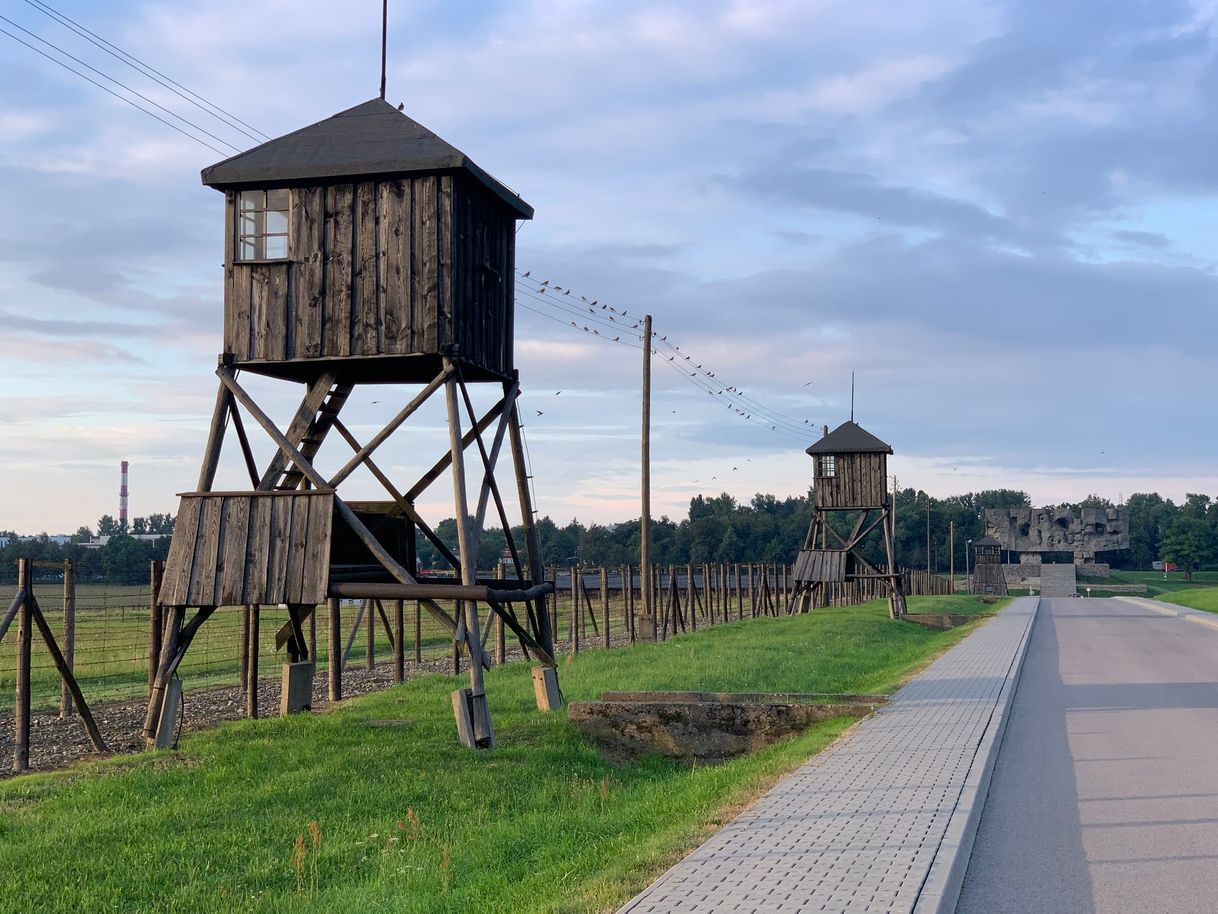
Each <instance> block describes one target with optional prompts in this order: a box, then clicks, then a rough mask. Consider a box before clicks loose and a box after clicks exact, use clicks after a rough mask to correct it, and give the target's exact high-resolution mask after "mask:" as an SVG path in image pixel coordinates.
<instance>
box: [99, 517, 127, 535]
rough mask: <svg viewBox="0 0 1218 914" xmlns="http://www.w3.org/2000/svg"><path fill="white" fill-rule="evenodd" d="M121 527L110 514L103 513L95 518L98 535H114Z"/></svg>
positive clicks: (120, 530)
mask: <svg viewBox="0 0 1218 914" xmlns="http://www.w3.org/2000/svg"><path fill="white" fill-rule="evenodd" d="M122 532H123V528H122V527H120V526H119V523H118V521H117V520H115V519H114V516H113V515H111V514H103V515H102V516H101V517H99V518H98V519H97V535H98V536H114V534H116V533H122Z"/></svg>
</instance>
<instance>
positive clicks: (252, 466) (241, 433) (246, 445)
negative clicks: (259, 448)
mask: <svg viewBox="0 0 1218 914" xmlns="http://www.w3.org/2000/svg"><path fill="white" fill-rule="evenodd" d="M228 414H229V416H231V417H232V420H233V431H234V432H236V433H237V443H238V444H240V445H241V453H242V455H243V456H244V457H245V469H246V471H247V472H248V473H249V474H250V485H252V486H253V487H254V488H255V489H256V488H258V482H259V479H258V464H257V463H256V462H255V461H254V452H253V451H252V450H250V439H249V438H248V437H247V436H246V434H245V423H244V422H243V421H241V412H240V410H238V409H237V404H236V403H234V402H233V398H232V397H229V398H228Z"/></svg>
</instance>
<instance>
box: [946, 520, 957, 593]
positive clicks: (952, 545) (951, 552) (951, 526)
mask: <svg viewBox="0 0 1218 914" xmlns="http://www.w3.org/2000/svg"><path fill="white" fill-rule="evenodd" d="M947 555H948V568H949V569H950V570H949V571H948V573H947V578H948V580H949V581H951V582H952V593H955V592H956V522H955V521H954V520H953V521H948V524H947Z"/></svg>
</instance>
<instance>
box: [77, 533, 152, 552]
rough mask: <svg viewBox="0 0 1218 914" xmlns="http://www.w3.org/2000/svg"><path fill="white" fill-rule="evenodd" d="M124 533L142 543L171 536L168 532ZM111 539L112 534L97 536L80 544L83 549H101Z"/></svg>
mask: <svg viewBox="0 0 1218 914" xmlns="http://www.w3.org/2000/svg"><path fill="white" fill-rule="evenodd" d="M123 535H125V536H129V537H131V539H133V540H136V541H137V542H140V543H155V542H156V541H157V540H162V539H167V538H168V537H169V534H168V533H127V534H123ZM110 540H111V537H110V536H95V537H93V538H92V539H90V540H89V542H87V543H81V544H80V545H81V548H82V549H100V548H101V547H102V546H104V545H106V543H108V542H110Z"/></svg>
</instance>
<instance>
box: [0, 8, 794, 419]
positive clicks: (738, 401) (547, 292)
mask: <svg viewBox="0 0 1218 914" xmlns="http://www.w3.org/2000/svg"><path fill="white" fill-rule="evenodd" d="M25 2H26V3H27V4H28V5H29V6H31V7H33V8H34V9H36V10H38V11H39V12H41V13H43V14H44V15H46V16H48V17H50V18H52V19H53V20H54V21H56V22H58V23H59V24H60V25H63V26H64V27H65V28H68V29H69V30H70V31H72V32H73V33H74V34H76V35H78V36H79V37H82V38H84V39H85V40H87V41H89V42H90V43H91V44H93V45H95V46H96V47H98V48H100V49H102V50H103V51H105V52H106V53H107V54H110V56H112V57H114V58H115V59H117V60H119V61H120V62H121V63H123V64H125V65H126V66H129V67H131V68H132V69H134V70H136V72H139V73H140V74H141V75H143V76H146V77H148V78H149V79H152V80H153V81H154V82H156V83H157V84H158V85H161V86H162V87H164V88H167V89H169V90H170V91H171V92H173V93H174V94H175V95H177V96H178V97H180V98H182V99H184V100H185V101H187V102H189V103H190V104H192V105H194V106H195V107H196V108H199V109H200V110H202V111H204V113H207V114H209V115H210V116H212V117H215V118H216V119H217V120H220V121H221V123H224V124H225V125H226V126H228V127H230V128H232V129H235V130H237V131H238V132H240V133H242V134H244V135H245V136H247V137H249V138H250V139H255V140H256V139H257V138H258V137H256V136H254V134H251V133H249V132H248V131H246V130H243V129H241V127H238V126H236V124H241V125H243V126H244V127H248V128H249V129H250V130H253V131H255V132H256V133H257V134H259V135H260V136H262V137H267V134H265V133H263V132H262V131H259V130H257V128H255V127H252V126H251V125H249V124H247V123H246V122H245V121H242V120H241V119H240V118H237V117H236V116H235V115H232V114H230V113H229V112H227V111H225V110H224V109H223V108H220V107H219V106H218V105H215V104H213V103H212V102H209V101H207V99H205V98H203V97H202V96H200V95H198V94H197V93H195V92H193V91H191V90H190V89H187V88H186V87H185V86H183V85H181V84H180V83H178V82H176V81H175V80H172V79H171V78H169V77H168V76H166V75H165V74H163V73H161V72H160V71H159V70H156V69H155V68H153V67H151V66H150V65H148V64H145V63H144V62H143V61H141V60H139V58H137V57H135V56H134V55H132V54H129V53H128V52H126V51H124V50H123V49H121V48H119V47H118V46H117V45H114V44H112V43H111V42H109V41H107V40H106V39H104V38H102V37H101V36H100V35H97V34H96V33H95V32H92V31H90V30H89V29H87V28H85V27H84V26H81V25H80V24H79V23H77V22H75V21H74V20H72V19H71V18H70V17H68V16H66V15H64V14H62V13H60V12H59V11H58V10H56V9H55V8H54V7H52V6H50V4H48V3H45V2H42V0H25ZM0 20H3V21H4V22H6V23H8V24H9V25H10V26H12V27H13V28H16V29H19V30H20V31H22V32H24V33H25V34H26V35H29V36H30V37H32V38H34V39H35V40H36V41H39V42H41V43H42V44H44V45H46V46H47V47H50V48H52V49H54V50H55V51H56V52H58V53H59V54H62V55H63V56H64V57H66V58H68V59H69V60H72V61H74V62H75V63H77V64H79V65H81V66H82V67H85V68H86V69H88V70H90V71H92V72H93V73H96V74H97V75H98V76H100V77H102V78H103V79H106V80H108V81H110V82H111V83H114V84H115V85H117V86H119V87H120V88H122V89H124V90H125V91H127V92H129V93H131V94H132V95H134V96H136V97H137V98H139V99H141V100H142V101H145V102H147V103H148V104H150V105H153V106H154V107H156V108H158V109H159V110H161V111H163V112H165V113H166V114H168V115H169V116H170V117H173V118H175V119H177V120H179V121H181V122H182V123H183V124H187V125H188V126H190V127H191V128H193V129H194V130H197V131H198V132H199V133H202V134H203V135H204V136H207V137H210V138H211V139H214V140H216V141H217V142H219V143H223V144H224V145H226V146H228V147H229V148H230V149H233V150H235V151H238V152H239V151H240V148H239V147H238V146H236V145H234V144H232V143H229V142H228V141H227V140H225V139H223V138H221V137H219V136H216V135H215V134H213V133H211V132H209V131H208V130H206V129H204V128H203V127H200V126H199V125H198V124H196V123H194V122H192V121H190V120H188V119H186V118H184V117H182V116H181V115H179V114H177V113H175V112H173V111H171V110H170V109H168V108H166V107H165V106H163V105H161V104H159V103H158V102H156V101H154V100H152V99H150V98H148V97H147V96H145V95H143V94H142V93H140V92H138V91H137V90H135V89H133V88H132V87H130V86H128V85H126V84H125V83H123V82H121V81H120V80H117V79H115V78H113V77H112V76H109V75H108V74H106V73H103V72H102V71H101V70H99V69H97V68H96V67H93V66H91V65H90V64H88V63H86V62H85V61H83V60H81V59H80V58H77V57H75V56H73V55H72V54H70V53H68V52H67V51H65V50H64V49H63V48H60V47H59V46H57V45H55V44H54V43H53V42H50V41H47V40H46V39H44V38H42V37H40V36H39V35H36V34H35V33H33V32H31V31H29V30H28V29H26V28H23V27H22V26H20V25H18V24H17V23H15V22H13V21H12V20H11V19H8V18H7V17H4V16H0ZM0 34H4V35H7V36H8V37H9V38H12V39H13V40H14V41H16V42H18V43H19V44H22V45H24V46H25V47H27V48H29V49H30V50H32V51H34V52H35V53H37V54H40V55H41V56H43V57H45V58H47V59H48V60H50V61H51V62H53V63H56V64H58V65H59V66H61V67H63V68H64V69H66V70H68V71H69V72H71V73H73V74H74V75H76V76H79V77H80V78H82V79H84V80H86V81H87V82H89V83H91V84H92V85H94V86H97V87H98V88H99V89H102V90H103V91H105V92H108V93H109V94H110V95H113V96H114V97H115V98H118V99H120V100H122V101H124V102H126V103H127V104H129V105H131V106H132V107H134V108H136V109H138V110H139V111H142V112H143V113H144V114H147V115H148V116H149V117H153V118H155V119H156V120H157V121H159V122H160V123H162V124H164V125H165V126H167V127H169V128H171V129H173V130H175V131H177V132H178V133H180V134H182V135H183V136H186V137H189V138H190V139H192V140H194V141H195V142H197V143H200V144H201V145H203V146H205V147H207V148H208V149H211V150H212V151H214V152H216V153H218V154H220V155H226V153H225V152H224V151H223V150H221V149H217V148H216V147H215V146H213V145H211V144H210V143H208V142H206V141H205V140H202V139H200V138H199V137H197V136H194V135H193V134H191V133H188V132H187V131H185V130H183V129H181V128H180V127H178V126H177V125H175V124H172V123H170V122H169V121H167V120H165V119H164V118H162V117H160V116H159V115H157V114H156V113H154V112H152V111H149V110H148V109H146V108H144V107H142V106H140V105H138V104H136V103H135V102H134V101H132V100H131V99H130V98H127V97H125V96H123V95H120V94H119V93H117V92H114V91H113V90H111V89H109V88H108V87H106V86H104V85H102V84H101V83H99V82H97V81H96V80H94V79H92V78H90V77H89V76H87V75H86V74H84V73H81V72H80V71H79V70H76V69H74V68H72V67H71V66H69V65H68V64H66V63H64V62H63V61H62V60H58V59H57V58H55V57H52V56H51V55H49V54H47V53H45V52H44V51H42V50H40V49H39V48H37V47H35V46H34V45H31V44H30V43H28V42H26V41H24V40H23V39H21V38H20V37H18V36H16V35H14V34H12V33H11V32H8V31H7V30H5V29H3V28H0ZM120 55H121V56H120ZM158 77H159V78H158ZM174 87H176V88H174ZM178 90H181V91H178ZM183 93H189V95H190V96H193V97H194V98H193V99H192V98H189V97H187V95H185V94H183ZM194 99H198V101H195V100H194ZM199 102H202V103H203V104H205V105H207V106H208V107H209V108H211V109H214V110H208V108H204V107H203V105H201V104H199ZM216 112H220V114H223V115H224V117H221V116H220V114H217V113H216ZM226 117H227V118H231V119H232V121H229V120H226ZM233 122H236V123H235V124H234V123H233ZM517 273H518V275H519V278H520V285H521V288H520V289H519V291H520V292H522V293H523V294H524V295H526V296H527V297H529V298H530V299H532V300H533V301H534V302H536V303H537V304H541V305H543V306H544V308H546V309H549V312H550V313H547V311H543V310H541V309H539V308H536V307H532V306H530V305H527V304H525V303H524V302H522V301H519V300H518V301H517V304H519V305H520V306H521V307H523V308H525V309H526V310H529V311H532V312H533V313H535V314H538V315H540V316H542V317H546V318H549V319H550V320H554V321H555V322H557V323H561V324H563V325H564V326H569V327H571V328H572V329H575V330H582V332H584V333H585V334H590V335H592V336H595V337H596V338H598V339H601V340H604V341H605V342H611V343H616V344H618V345H623V346H628V347H629V348H632V349H638V350H641V349H642V336H641V335H639V334H637V331H638V328H639V323H640V322H639V319H638V318H634V319H631V318H630V316H629V312H628V311H627V310H626V309H623V310H621V311H618V310H617V309H616V308H614V307H612V306H610V305H607V304H606V305H600V307H599V311H598V308H597V305H598V304H599V302H598V301H597V300H596V299H593V300H591V301H590V300H589V299H588V298H587V297H585V296H582V295H581V296H579V299H578V302H576V301H572V300H571V298H570V296H571V289H570V288H563V287H561V286H559V285H557V284H553V285H552V284H551V283H550V282H549V281H548V280H544V281H539V280H532V286H529V285H528V283H529V281H530V279H531V277H530V274H529V273H528V272H524V273H520V271H519V270H518V271H517ZM560 314H561V315H562V317H558V316H556V315H560ZM615 315H617V317H615ZM618 317H621V320H620V321H619V320H618ZM574 318H578V320H575V319H574ZM632 320H633V323H631V321H632ZM601 329H604V330H605V331H606V332H605V333H601ZM609 332H613V333H614V334H615V336H614V337H612V338H610V337H609V336H608V333H609ZM631 336H634V338H636V339H638V340H639V343H638V344H637V345H636V344H635V343H634V342H632V341H631V340H630V339H629V338H630V337H631ZM658 345H660V346H664V347H665V348H667V349H668V350H669V351H671V352H672V355H670V356H667V357H665V356H664V353H662V352H660V351H659V349H658V348H655V347H653V348H652V353H653V354H655V355H659V356H660V357H661V361H662V362H664V363H665V364H666V365H668V366H669V367H670V368H672V369H673V370H674V371H677V372H679V373H680V374H681V375H682V376H683V377H684V378H686V380H688V381H689V382H690V383H692V384H693V385H694V386H695V387H697V388H698V389H699V390H702V391H703V392H705V393H706V394H708V395H709V396H712V397H715V398H717V399H719V400H720V402H724V403H725V404H726V405H727V406H728V408H730V409H731V410H732V411H733V412H735V413H736V414H737V415H739V416H741V417H742V418H744V419H745V420H746V421H749V422H752V423H753V424H755V425H759V426H762V427H766V428H769V430H770V431H773V432H775V433H778V434H782V435H784V436H785V437H788V438H797V437H802V436H803V433H804V432H805V431H806V429H805V426H807V425H810V424H811V423H810V422H809V420H804V421H803V423H802V424H801V423H800V422H799V421H798V420H796V419H793V418H791V417H788V416H786V415H784V414H783V413H781V412H779V411H778V410H775V409H772V408H770V407H769V406H767V405H765V404H763V403H761V402H760V401H758V400H756V399H755V398H752V397H748V396H746V395H745V394H744V393H743V392H742V391H740V390H739V389H738V388H736V387H735V385H727V386H723V385H722V382H721V381H719V379H718V377H717V374H716V372H713V371H711V370H710V369H708V368H705V367H704V366H703V365H702V364H701V363H694V365H693V366H692V368H691V366H689V365H687V364H682V363H678V362H677V361H676V360H677V357H678V356H679V357H680V358H681V359H682V360H683V362H684V363H688V362H691V361H692V356H690V355H686V354H685V353H684V352H682V351H681V348H680V347H679V346H677V345H676V344H675V343H672V342H669V341H668V338H667V335H665V336H662V337H660V338H659V343H658ZM687 369H691V370H687ZM754 413H756V416H754Z"/></svg>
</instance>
